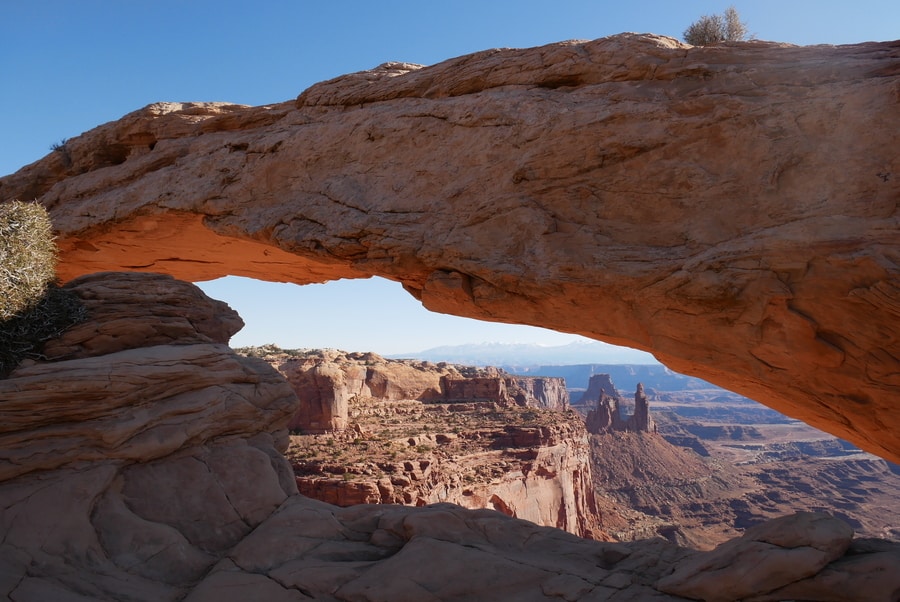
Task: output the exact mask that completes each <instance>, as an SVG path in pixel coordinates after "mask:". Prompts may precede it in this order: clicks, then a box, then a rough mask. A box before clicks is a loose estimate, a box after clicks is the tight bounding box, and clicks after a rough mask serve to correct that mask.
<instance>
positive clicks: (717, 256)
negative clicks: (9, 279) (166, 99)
mask: <svg viewBox="0 0 900 602" xmlns="http://www.w3.org/2000/svg"><path fill="white" fill-rule="evenodd" d="M898 62H900V45H898V43H897V42H887V43H867V44H858V45H852V46H838V47H830V46H816V47H793V46H788V45H783V44H774V43H767V42H748V43H739V44H728V45H724V46H715V47H705V48H691V47H688V46H685V45H682V44H680V43H679V42H677V41H675V40H673V39H670V38H664V37H659V36H652V35H635V34H623V35H619V36H613V37H610V38H604V39H600V40H595V41H591V42H565V43H560V44H553V45H549V46H544V47H540V48H532V49H523V50H489V51H484V52H481V53H476V54H474V55H470V56H465V57H461V58H457V59H452V60H449V61H446V62H443V63H440V64H437V65H434V66H431V67H424V68H422V67H419V66H417V65H409V64H404V63H391V64H388V65H383V66H381V67H379V68H377V69H374V70H372V71H368V72H363V73H357V74H351V75H347V76H344V77H339V78H337V79H335V80H331V81H328V82H324V83H321V84H318V85H316V86H313V87H312V88H310V89H309V90H307V91H305V92H303V93H302V94H301V95H300V96H299V97H298V98H297V99H296V100H295V101H290V102H285V103H281V104H276V105H270V106H265V107H244V106H236V105H224V104H209V103H207V104H204V103H197V104H182V103H160V104H155V105H151V106H149V107H146V108H144V109H141V110H139V111H136V112H134V113H131V114H129V115H127V116H125V117H123V118H122V119H120V120H119V121H116V122H112V123H108V124H105V125H102V126H100V127H98V128H96V129H95V130H92V131H90V132H88V133H86V134H84V135H82V136H80V137H78V138H75V139H73V140H71V141H69V142H67V143H66V145H65V147H64V148H62V149H60V150H59V151H55V152H53V153H51V154H50V155H48V156H47V157H46V158H44V159H42V160H41V161H39V162H37V163H35V164H32V165H30V166H27V167H25V168H23V169H22V170H20V171H19V172H18V173H16V174H13V175H11V176H8V177H6V178H4V179H2V180H0V200H8V199H14V198H19V199H32V198H37V199H38V200H39V201H40V202H41V203H43V204H45V205H46V206H47V207H48V208H49V209H50V210H51V214H52V216H53V219H54V222H55V224H56V227H57V228H58V230H59V243H60V246H61V248H62V251H63V255H62V265H61V273H62V275H63V277H64V278H65V279H68V278H71V277H74V276H77V275H79V274H84V273H89V272H95V271H98V270H108V269H115V270H148V271H156V272H165V273H170V274H173V275H175V276H177V277H179V278H183V279H189V280H196V279H207V278H214V277H217V276H222V275H225V274H238V275H245V276H251V277H254V278H259V279H266V280H273V281H288V282H296V283H301V284H302V283H310V282H323V281H326V280H329V279H335V278H356V277H366V276H370V275H380V276H384V277H387V278H390V279H393V280H397V281H400V282H402V283H403V285H404V286H405V288H406V290H407V291H409V292H410V293H411V294H413V295H414V296H416V297H417V298H419V299H421V301H422V303H423V304H424V305H425V306H426V307H427V308H429V309H432V310H434V311H439V312H446V313H453V314H458V315H463V316H471V317H474V318H480V319H487V320H494V321H501V322H515V323H524V324H533V325H538V326H545V327H548V328H553V329H557V330H561V331H566V332H573V333H579V334H583V335H586V336H589V337H593V338H597V339H600V340H604V341H608V342H611V343H617V344H625V345H630V346H633V347H636V348H639V349H644V350H650V351H653V352H654V353H655V354H656V356H657V357H658V358H659V359H660V360H661V361H663V362H664V363H665V364H667V365H668V366H669V367H671V368H673V369H675V370H679V371H682V372H686V373H689V374H693V375H696V376H700V377H702V378H705V379H707V380H709V381H712V382H714V383H716V384H718V385H721V386H724V387H727V388H729V389H732V390H735V391H738V392H741V393H743V394H745V395H747V396H748V397H751V398H753V399H757V400H759V401H761V402H763V403H766V404H768V405H770V406H772V407H774V408H776V409H778V410H779V411H781V412H784V413H786V414H789V415H791V416H794V417H797V418H801V419H803V420H805V421H807V422H809V423H810V424H813V425H815V426H817V427H819V428H822V429H824V430H827V431H830V432H832V433H834V434H836V435H839V436H841V437H844V438H846V439H849V440H851V441H853V442H855V443H856V444H858V445H860V446H861V447H863V448H865V449H867V450H869V451H872V452H875V453H877V454H880V455H882V456H884V457H886V458H889V459H892V460H894V461H900V428H898V427H900V410H898V408H897V390H898V387H900V362H898V358H900V344H898V337H900V319H898V318H900V307H898V304H897V299H898V297H900V285H898V261H900V260H898V257H900V253H898V248H900V227H898V225H900V220H898V211H897V206H898V203H897V200H898V198H900V164H898V163H900V159H898V154H897V153H896V151H895V150H894V149H895V147H896V132H897V131H898V129H900V110H898V108H900V106H898V105H900V69H898Z"/></svg>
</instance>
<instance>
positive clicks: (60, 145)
mask: <svg viewBox="0 0 900 602" xmlns="http://www.w3.org/2000/svg"><path fill="white" fill-rule="evenodd" d="M68 141H69V139H68V138H62V139H60V141H59V142H54V143H53V144H51V145H50V150H52V151H59V152H63V151H65V150H66V143H67V142H68Z"/></svg>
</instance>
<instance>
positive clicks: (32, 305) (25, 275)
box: [0, 201, 86, 378]
mask: <svg viewBox="0 0 900 602" xmlns="http://www.w3.org/2000/svg"><path fill="white" fill-rule="evenodd" d="M56 253H57V251H56V244H55V243H54V242H53V227H52V225H51V223H50V218H49V216H48V215H47V211H46V209H44V208H43V207H42V206H41V205H38V204H35V203H20V202H18V201H13V202H10V203H2V204H0V378H3V377H5V376H6V375H8V374H9V373H10V372H11V371H12V370H13V369H14V368H15V367H16V366H18V365H19V363H20V362H21V361H22V360H23V359H25V358H27V357H40V353H41V348H42V346H43V344H44V342H46V341H48V340H49V339H52V338H54V337H57V336H59V335H60V334H62V333H63V332H64V331H65V330H66V329H67V328H69V327H70V326H72V325H73V324H76V323H77V322H80V321H81V320H83V319H84V317H85V313H86V312H85V309H84V307H83V306H82V305H81V301H80V300H79V299H78V298H77V297H76V296H75V295H73V294H72V293H71V292H69V291H66V290H64V289H61V288H59V287H58V286H56V284H55V279H56Z"/></svg>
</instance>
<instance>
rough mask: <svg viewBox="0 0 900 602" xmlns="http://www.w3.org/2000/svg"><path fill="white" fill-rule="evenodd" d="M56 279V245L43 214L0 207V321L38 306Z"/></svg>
mask: <svg viewBox="0 0 900 602" xmlns="http://www.w3.org/2000/svg"><path fill="white" fill-rule="evenodd" d="M55 278H56V244H54V242H53V226H52V224H51V223H50V217H49V216H48V215H47V210H46V209H44V208H43V207H42V206H41V205H38V204H37V203H20V202H19V201H12V202H11V203H2V204H0V321H2V320H7V319H9V318H11V317H13V316H15V315H17V314H19V313H20V312H22V311H24V310H26V309H28V308H29V307H31V306H32V305H34V304H35V303H37V302H38V300H39V299H40V298H41V296H42V295H43V294H44V292H45V291H46V290H47V286H48V285H49V284H50V283H51V282H53V281H54V279H55Z"/></svg>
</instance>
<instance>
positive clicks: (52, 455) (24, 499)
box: [0, 274, 900, 602]
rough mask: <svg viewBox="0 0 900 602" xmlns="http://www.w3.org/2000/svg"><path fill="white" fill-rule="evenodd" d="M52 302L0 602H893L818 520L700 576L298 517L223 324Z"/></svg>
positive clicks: (473, 523) (379, 518) (134, 290)
mask: <svg viewBox="0 0 900 602" xmlns="http://www.w3.org/2000/svg"><path fill="white" fill-rule="evenodd" d="M69 287H70V288H71V290H73V291H74V292H75V293H76V294H77V295H79V296H80V297H81V298H82V299H83V300H84V301H85V303H86V305H88V309H89V318H88V320H87V321H86V322H84V323H83V324H81V325H79V326H78V327H76V328H75V329H73V330H71V331H69V332H68V333H66V334H65V335H63V337H62V338H61V339H60V340H59V341H56V342H55V343H54V344H53V345H51V346H49V347H48V348H47V349H46V350H45V351H46V352H47V356H48V357H47V359H46V360H40V361H32V362H29V363H28V364H27V365H22V366H20V367H19V368H17V369H16V370H15V371H13V372H12V373H11V375H10V377H9V378H7V379H4V380H0V411H2V415H3V418H4V420H3V421H2V428H0V450H2V451H0V460H2V461H0V466H2V467H3V475H2V478H0V507H2V508H3V511H2V513H0V532H2V535H3V537H2V540H0V596H3V597H6V598H9V599H11V600H16V601H17V602H31V601H45V600H133V601H136V602H142V601H147V602H150V601H153V602H160V601H163V602H167V601H172V602H175V601H176V600H178V601H180V600H188V601H191V602H198V601H207V600H209V601H215V602H229V601H232V600H234V601H243V600H247V599H260V598H265V599H267V600H273V601H276V602H278V601H292V602H293V601H299V600H309V599H314V600H325V601H329V600H330V601H349V600H355V601H373V602H374V601H375V600H385V599H391V600H403V599H415V600H426V601H427V600H451V599H453V600H464V599H470V600H483V599H494V600H522V599H531V600H559V599H565V600H590V599H594V600H614V601H629V600H631V601H635V600H647V599H654V600H660V601H663V600H673V601H674V600H683V599H684V598H682V597H680V596H681V595H682V592H683V593H685V594H687V595H691V596H696V595H701V596H707V594H706V593H705V592H708V591H716V590H715V586H714V585H710V581H711V580H712V581H714V580H715V579H716V575H717V574H718V573H717V571H718V566H719V565H720V564H721V563H722V561H721V560H719V559H720V558H727V559H728V563H729V566H730V567H732V569H733V570H734V569H738V568H740V567H741V566H743V564H744V563H746V567H747V570H751V569H752V570H753V571H755V572H754V573H753V574H754V576H758V577H760V579H759V580H758V582H759V583H760V584H761V585H760V587H758V588H756V589H755V590H752V591H751V590H747V589H742V590H740V591H741V593H742V594H749V595H747V597H746V599H758V600H769V599H783V597H784V596H789V597H794V598H802V597H803V596H807V599H808V597H809V596H810V595H812V596H813V597H815V596H816V595H818V594H817V592H819V593H823V595H825V597H822V598H820V599H823V600H830V599H841V600H866V601H871V600H889V599H890V596H892V595H895V594H896V591H897V588H898V587H900V582H898V577H897V575H900V570H898V568H900V558H898V555H897V552H896V547H895V546H894V547H892V546H890V545H884V544H879V543H877V542H865V541H861V542H860V541H850V534H849V532H848V530H846V528H844V527H841V526H840V522H839V521H836V520H835V519H831V518H828V517H825V516H821V515H816V517H814V518H812V519H808V518H805V517H804V516H802V515H800V516H798V517H793V518H790V519H787V520H786V521H785V522H782V523H779V524H778V525H777V527H776V528H773V529H770V530H769V531H768V532H767V533H768V534H766V533H763V534H762V535H758V536H755V537H754V538H753V539H751V540H749V543H747V544H746V545H745V544H735V545H732V546H730V547H728V548H726V549H723V550H722V551H721V553H718V552H714V553H713V554H715V555H713V556H698V555H696V554H695V553H692V552H689V551H687V550H684V549H682V548H679V547H677V546H674V545H672V544H669V543H666V542H663V541H661V540H655V541H646V542H635V543H632V544H612V543H606V542H596V541H588V540H585V539H582V538H578V537H576V536H574V535H571V534H568V533H564V532H562V531H560V530H557V529H551V528H547V527H538V526H536V525H534V524H532V523H529V522H527V521H522V520H518V519H514V518H511V517H508V516H504V515H503V514H502V513H499V512H495V511H492V510H475V511H473V510H465V509H463V508H460V507H458V506H455V505H450V504H438V505H432V506H425V507H421V508H409V507H405V506H386V505H378V506H355V507H352V508H337V507H335V506H331V505H328V504H324V503H321V502H317V501H314V500H310V499H308V498H306V497H303V496H300V495H297V494H296V490H295V488H294V480H293V478H292V475H291V474H290V468H289V466H288V465H287V464H286V462H285V460H284V458H283V457H282V455H281V453H280V450H282V449H284V447H285V445H286V442H287V430H286V426H287V422H288V420H289V419H290V417H291V415H292V414H293V412H294V409H295V406H296V403H297V401H296V397H295V395H294V393H293V391H292V390H291V388H290V386H289V385H288V384H287V382H286V381H284V379H283V378H281V377H280V376H279V375H278V373H277V372H276V371H274V370H272V369H271V367H269V366H268V365H266V364H265V363H264V362H261V361H259V360H257V359H253V358H245V357H242V356H238V355H235V354H234V353H233V352H232V351H231V350H230V349H229V348H228V347H227V345H225V340H227V338H228V336H230V334H231V333H232V332H233V331H234V329H235V328H236V327H237V326H238V325H239V324H240V322H239V320H238V319H237V317H236V316H235V314H234V313H233V312H231V311H230V310H229V309H228V308H227V307H226V306H225V305H224V304H222V303H219V302H214V301H212V300H210V299H208V298H206V297H205V296H204V295H203V294H202V293H200V292H199V291H198V290H197V289H196V288H194V287H192V286H191V285H188V284H186V283H181V282H177V281H174V280H172V279H170V278H167V277H160V276H148V275H143V276H141V275H121V274H98V275H95V276H90V277H86V278H83V279H78V280H76V281H74V282H72V283H70V285H69ZM107 298H108V299H110V304H109V305H107V304H106V303H105V302H104V299H107ZM129 299H130V300H129ZM98 317H100V319H99V320H98V319H97V318H98ZM142 345H147V346H145V347H144V346H142ZM51 350H55V351H53V352H52V353H51ZM772 532H774V535H773V534H772ZM822 541H825V542H826V544H827V545H825V546H823V545H821V543H820V542H822ZM756 542H762V543H763V544H764V547H763V548H762V549H760V548H759V546H757V545H756ZM810 549H812V550H814V551H813V552H809V551H808V550H810ZM820 550H821V551H822V553H821V554H819V556H817V557H816V558H814V559H813V560H814V561H813V562H809V561H806V562H803V563H797V564H795V563H790V564H789V565H787V566H782V565H779V564H777V563H775V562H772V561H771V560H770V561H768V562H766V563H759V562H757V561H758V560H759V558H760V554H761V553H767V555H768V556H771V557H773V558H781V557H783V555H784V554H785V553H786V552H790V554H791V557H800V558H807V559H808V558H810V557H811V556H812V555H813V554H816V553H818V551H820ZM423 559H424V561H423ZM684 561H687V562H688V564H684ZM773 567H774V568H775V569H777V570H772V569H773ZM679 569H681V570H679ZM723 580H724V581H723V583H722V587H723V588H724V587H725V586H726V584H727V583H730V576H729V574H725V575H724V576H723ZM710 587H713V590H710V589H709V588H710ZM663 589H664V590H666V591H672V592H678V593H664V592H663V591H661V590H663ZM722 591H726V590H722ZM697 592H699V594H698V593H697ZM811 592H812V593H811ZM835 592H840V596H841V597H839V598H836V597H835ZM754 596H755V597H754ZM773 596H782V597H781V598H778V597H773ZM828 596H831V597H828ZM707 599H717V598H711V597H708V598H707Z"/></svg>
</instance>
